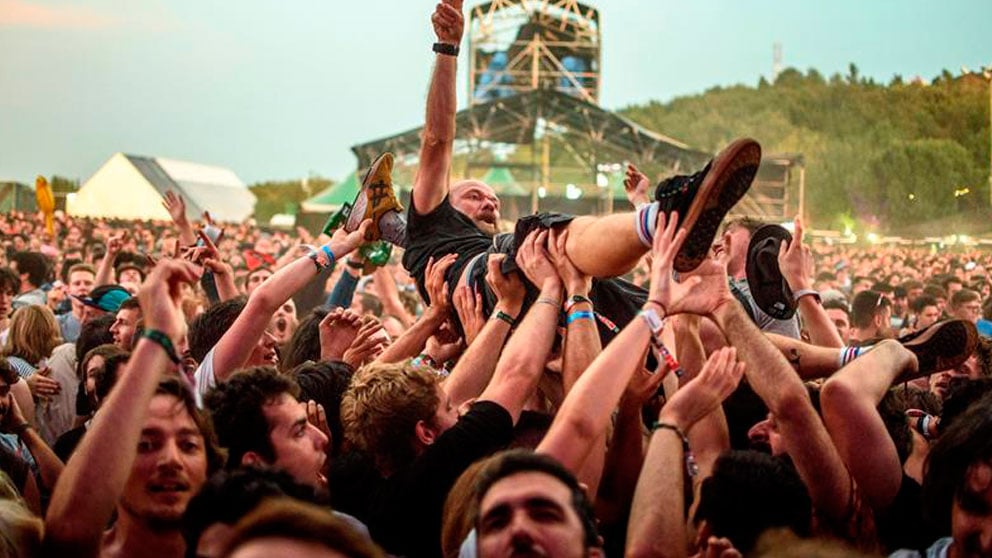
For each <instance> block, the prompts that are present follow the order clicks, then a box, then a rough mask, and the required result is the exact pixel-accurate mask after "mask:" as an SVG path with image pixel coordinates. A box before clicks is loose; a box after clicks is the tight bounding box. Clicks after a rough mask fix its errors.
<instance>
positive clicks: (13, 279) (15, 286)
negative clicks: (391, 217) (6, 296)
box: [0, 267, 21, 294]
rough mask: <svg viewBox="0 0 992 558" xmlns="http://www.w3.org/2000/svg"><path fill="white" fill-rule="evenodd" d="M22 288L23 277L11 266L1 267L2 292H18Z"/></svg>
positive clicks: (0, 287) (0, 289) (0, 282)
mask: <svg viewBox="0 0 992 558" xmlns="http://www.w3.org/2000/svg"><path fill="white" fill-rule="evenodd" d="M20 290H21V278H20V277H18V276H17V274H16V273H14V270H13V269H10V268H9V267H0V293H2V292H5V291H6V292H9V293H12V294H17V293H18V292H20Z"/></svg>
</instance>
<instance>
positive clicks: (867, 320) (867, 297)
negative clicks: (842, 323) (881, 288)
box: [851, 290, 891, 327]
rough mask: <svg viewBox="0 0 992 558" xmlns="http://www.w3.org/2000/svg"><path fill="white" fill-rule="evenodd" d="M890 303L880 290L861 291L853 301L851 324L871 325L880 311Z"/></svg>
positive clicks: (857, 325) (856, 325)
mask: <svg viewBox="0 0 992 558" xmlns="http://www.w3.org/2000/svg"><path fill="white" fill-rule="evenodd" d="M890 305H891V303H890V302H889V299H887V298H885V295H884V294H882V293H880V292H878V291H873V290H867V291H861V292H860V293H858V294H856V295H854V300H852V301H851V325H853V326H854V327H869V326H870V325H871V321H872V320H873V319H875V315H876V314H878V311H879V310H881V309H883V308H888V307H889V306H890Z"/></svg>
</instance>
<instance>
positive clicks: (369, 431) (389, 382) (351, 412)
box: [341, 361, 440, 474]
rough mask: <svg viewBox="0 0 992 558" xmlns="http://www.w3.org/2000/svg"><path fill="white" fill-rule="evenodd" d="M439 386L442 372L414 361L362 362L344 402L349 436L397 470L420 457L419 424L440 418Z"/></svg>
mask: <svg viewBox="0 0 992 558" xmlns="http://www.w3.org/2000/svg"><path fill="white" fill-rule="evenodd" d="M437 385H438V378H437V376H435V375H434V374H433V373H432V372H430V371H428V370H427V369H425V368H422V367H419V366H414V365H413V364H411V363H410V361H406V362H402V363H394V364H383V363H376V362H373V363H371V364H368V365H366V366H364V367H362V368H361V370H359V371H358V372H357V373H355V376H354V377H353V378H352V379H351V385H350V386H349V387H348V391H346V392H345V394H344V398H343V399H342V401H341V422H342V424H343V426H344V430H345V437H346V438H347V439H348V441H350V442H351V443H353V444H355V445H356V446H358V447H359V448H361V449H363V450H365V451H366V452H368V453H369V454H371V455H372V456H373V457H374V458H375V461H376V464H377V465H378V467H379V469H380V470H381V471H382V472H384V473H386V474H390V473H392V472H393V471H395V470H396V469H398V468H400V467H402V466H403V465H406V464H407V463H409V462H411V461H413V459H414V458H415V457H416V449H415V446H414V429H415V428H416V426H417V423H418V422H420V421H422V420H423V421H426V422H431V421H433V420H434V414H435V412H436V411H437V407H438V404H439V403H440V399H439V397H438V393H437Z"/></svg>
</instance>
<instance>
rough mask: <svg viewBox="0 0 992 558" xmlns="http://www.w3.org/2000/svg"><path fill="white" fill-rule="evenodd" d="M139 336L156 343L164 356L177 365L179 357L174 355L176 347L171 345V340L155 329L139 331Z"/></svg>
mask: <svg viewBox="0 0 992 558" xmlns="http://www.w3.org/2000/svg"><path fill="white" fill-rule="evenodd" d="M141 336H142V337H144V338H145V339H149V340H151V341H154V342H155V343H157V344H158V345H159V346H160V347H162V349H164V350H165V354H166V356H168V357H169V360H171V361H172V362H173V363H174V364H179V362H180V361H179V355H177V354H176V347H175V346H174V345H173V344H172V340H171V339H169V336H168V335H166V334H164V333H162V332H161V331H159V330H157V329H145V330H142V331H141Z"/></svg>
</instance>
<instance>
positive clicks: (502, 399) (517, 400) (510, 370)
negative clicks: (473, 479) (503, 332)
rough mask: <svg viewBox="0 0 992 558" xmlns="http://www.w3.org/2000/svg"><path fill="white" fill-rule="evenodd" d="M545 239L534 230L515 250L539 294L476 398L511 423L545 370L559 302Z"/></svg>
mask: <svg viewBox="0 0 992 558" xmlns="http://www.w3.org/2000/svg"><path fill="white" fill-rule="evenodd" d="M547 238H548V231H538V230H535V231H533V232H532V233H531V234H529V235H527V238H526V239H524V241H523V243H521V246H520V248H519V250H518V251H517V265H518V266H519V268H520V269H521V270H523V271H524V273H525V274H526V275H527V278H528V279H530V281H531V282H532V283H534V284H535V285H537V286H538V288H539V289H540V294H539V296H538V299H537V300H536V301H535V302H534V303H533V304H532V305H531V307H530V310H529V311H528V312H527V315H526V316H524V319H523V320H522V321H521V322H520V325H519V326H518V327H517V330H516V332H514V333H513V335H512V336H511V337H510V341H509V342H508V343H507V344H506V348H505V349H504V350H503V354H502V356H500V359H499V362H498V363H497V364H496V372H495V373H494V374H493V379H492V380H491V381H490V382H489V385H488V386H486V389H485V391H483V392H482V395H480V396H479V399H480V400H482V401H493V402H495V403H498V404H499V405H500V406H501V407H503V408H504V409H506V410H507V411H508V412H509V413H510V416H511V417H512V418H513V423H514V424H516V423H517V420H518V419H519V418H520V412H521V411H522V410H523V407H524V403H526V402H527V399H529V398H530V396H531V393H533V392H534V389H535V388H536V387H537V382H538V380H539V379H540V377H541V374H542V372H543V371H544V365H545V363H546V361H547V359H548V353H549V352H550V351H551V344H552V342H553V341H554V339H555V326H556V325H557V323H558V309H559V308H561V303H562V300H561V298H562V293H563V288H562V284H561V279H560V278H559V277H558V272H557V270H555V267H554V266H553V265H552V264H551V261H550V259H549V256H548V253H547V250H546V248H545V246H547ZM478 342H479V340H478V339H476V343H478Z"/></svg>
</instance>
